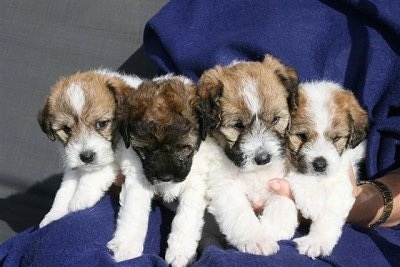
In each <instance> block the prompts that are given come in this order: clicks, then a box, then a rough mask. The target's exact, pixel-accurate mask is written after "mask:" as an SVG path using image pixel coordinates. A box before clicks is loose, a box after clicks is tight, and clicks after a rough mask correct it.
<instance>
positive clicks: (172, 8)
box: [0, 0, 400, 266]
mask: <svg viewBox="0 0 400 267" xmlns="http://www.w3.org/2000/svg"><path fill="white" fill-rule="evenodd" d="M399 14H400V1H386V0H375V1H368V0H338V1H333V0H331V1H329V0H320V1H317V0H314V1H310V0H297V1H292V0H280V1H275V0H251V1H250V0H237V1H231V0H218V1H214V0H197V1H184V0H172V1H170V2H169V3H168V4H167V5H166V6H165V7H164V8H163V9H162V10H160V12H159V13H158V14H157V15H156V16H154V17H153V18H152V19H151V20H150V21H149V22H148V23H147V25H146V28H145V33H144V45H145V48H146V51H147V53H148V54H149V55H150V57H151V58H152V59H153V60H154V62H155V63H156V64H157V65H158V66H159V68H160V70H161V72H164V73H166V72H174V73H179V74H184V75H187V76H189V77H190V78H192V79H194V80H197V79H198V78H199V77H200V75H201V74H202V72H203V71H204V70H205V69H208V68H211V67H213V66H214V65H216V64H228V63H230V62H231V61H232V60H235V59H242V60H260V59H261V58H262V57H263V55H264V54H265V53H271V54H273V55H275V56H277V57H279V58H281V59H282V61H283V62H285V63H286V64H288V65H291V66H293V67H295V68H296V69H297V70H298V73H299V76H300V78H301V80H302V81H310V80H320V79H329V80H333V81H336V82H340V83H343V84H344V86H346V87H347V88H349V89H351V90H353V92H354V93H355V95H356V96H357V98H358V99H359V100H360V102H361V103H362V105H363V106H364V107H365V108H366V109H367V111H368V115H369V119H370V134H369V137H368V152H367V159H366V165H367V175H368V177H369V178H375V177H378V176H379V175H381V174H383V173H384V172H386V171H387V170H390V169H393V168H396V167H399V157H400V149H399V147H400V146H399V139H400V57H399V55H400V16H399ZM127 72H129V70H127ZM117 206H118V205H117V200H116V199H113V198H110V197H109V196H106V197H104V198H103V199H102V200H101V201H100V202H99V203H97V204H96V205H95V206H94V207H93V208H91V209H87V210H83V211H80V212H75V213H72V214H69V215H68V216H66V217H64V218H62V219H60V220H58V221H56V222H53V223H52V224H50V225H48V226H46V227H44V228H42V229H36V228H30V229H28V230H26V231H25V232H23V233H21V234H19V235H17V236H15V237H13V238H11V239H9V240H8V241H6V242H5V243H3V244H2V245H1V246H0V264H2V265H3V266H26V265H30V266H55V265H57V266H67V265H68V266H97V265H99V266H114V265H120V266H125V265H126V266H166V265H167V264H166V263H165V261H164V260H163V259H162V257H163V255H164V252H165V246H166V238H167V235H168V231H169V227H170V223H171V217H172V215H171V214H170V213H169V212H168V211H166V210H165V209H164V208H162V207H161V206H159V205H158V204H155V205H154V206H153V210H152V213H151V216H150V220H149V231H148V234H147V238H146V244H145V251H144V255H143V256H142V257H139V258H136V259H132V260H129V261H126V262H122V263H118V264H117V263H115V262H114V261H113V260H112V257H111V254H110V252H109V251H108V250H107V247H106V244H107V242H108V241H109V240H110V239H111V237H112V234H113V232H114V230H115V216H116V212H117V210H118V207H117ZM280 246H281V249H280V251H279V252H278V254H276V255H273V256H269V257H264V256H256V255H250V254H246V253H241V252H238V251H237V250H235V249H234V248H229V249H226V250H223V249H220V248H217V247H213V246H211V247H209V248H208V249H207V250H206V251H205V252H204V253H203V254H202V255H199V259H198V260H197V261H196V262H195V263H194V266H327V265H328V266H329V265H334V266H400V229H399V228H376V229H366V228H361V227H355V226H351V225H346V226H345V227H344V231H343V235H342V237H341V238H340V240H339V243H338V244H337V246H336V247H335V249H334V251H333V253H332V255H331V256H329V257H321V258H318V259H316V260H311V259H309V258H307V257H305V256H302V255H299V254H298V252H297V251H296V249H295V246H294V243H293V242H292V241H282V242H280Z"/></svg>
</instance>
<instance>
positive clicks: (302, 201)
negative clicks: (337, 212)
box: [296, 192, 325, 221]
mask: <svg viewBox="0 0 400 267" xmlns="http://www.w3.org/2000/svg"><path fill="white" fill-rule="evenodd" d="M296 206H297V208H298V209H299V210H300V212H301V214H302V215H303V217H304V218H307V219H310V220H313V221H314V220H316V219H317V218H318V216H319V215H320V214H321V212H322V210H323V209H324V206H325V197H324V195H323V194H322V192H315V194H312V195H303V196H298V195H297V196H296Z"/></svg>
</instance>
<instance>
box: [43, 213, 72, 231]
mask: <svg viewBox="0 0 400 267" xmlns="http://www.w3.org/2000/svg"><path fill="white" fill-rule="evenodd" d="M66 214H67V212H49V213H47V214H46V216H44V218H43V220H42V221H41V222H40V224H39V228H43V227H45V226H46V225H48V224H49V223H51V222H53V221H56V220H58V219H60V218H61V217H63V216H64V215H66Z"/></svg>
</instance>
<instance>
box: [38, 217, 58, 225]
mask: <svg viewBox="0 0 400 267" xmlns="http://www.w3.org/2000/svg"><path fill="white" fill-rule="evenodd" d="M55 220H56V219H53V218H51V216H45V217H44V218H43V220H42V221H41V222H40V224H39V228H43V227H45V226H46V225H48V224H49V223H51V222H52V221H55Z"/></svg>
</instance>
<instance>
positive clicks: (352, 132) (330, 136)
mask: <svg viewBox="0 0 400 267" xmlns="http://www.w3.org/2000/svg"><path fill="white" fill-rule="evenodd" d="M367 127H368V117H367V113H366V112H365V110H363V109H362V107H361V106H360V104H359V103H358V101H357V99H356V98H355V97H354V95H353V94H352V93H351V92H350V91H346V90H345V89H343V88H342V87H341V86H340V85H339V84H336V83H332V82H324V81H323V82H316V83H304V84H302V85H301V86H300V90H299V104H298V108H297V110H296V111H295V112H294V113H293V114H292V121H291V126H290V129H289V131H288V144H289V151H290V161H291V162H292V164H293V166H294V167H296V168H297V170H298V171H299V172H301V173H305V174H317V175H325V174H328V175H329V174H330V173H332V172H334V171H335V170H337V167H338V164H339V162H340V157H341V155H342V153H343V152H344V151H345V150H346V149H351V148H355V147H356V146H357V145H358V144H359V143H361V142H362V141H363V140H364V139H365V137H366V132H367Z"/></svg>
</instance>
